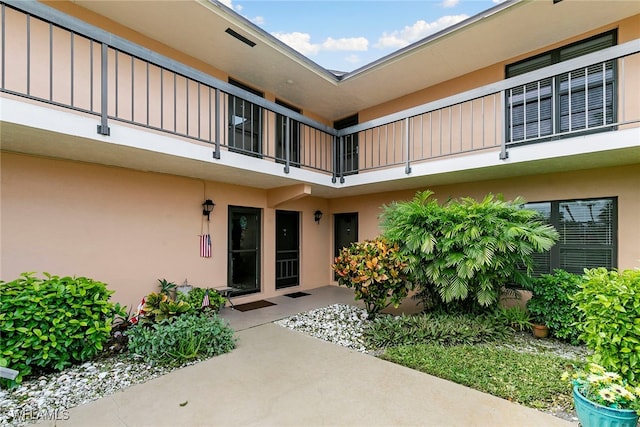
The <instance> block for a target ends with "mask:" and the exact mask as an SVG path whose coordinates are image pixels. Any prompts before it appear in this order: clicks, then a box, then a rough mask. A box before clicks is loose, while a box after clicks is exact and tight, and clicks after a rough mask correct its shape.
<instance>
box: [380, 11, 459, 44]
mask: <svg viewBox="0 0 640 427" xmlns="http://www.w3.org/2000/svg"><path fill="white" fill-rule="evenodd" d="M468 17H469V16H467V15H448V16H443V17H440V18H438V20H437V21H434V22H426V21H423V20H419V21H417V22H416V23H415V24H413V25H411V26H406V27H404V28H403V29H402V30H396V31H392V32H390V33H387V32H384V33H382V37H380V38H379V39H378V43H376V44H375V47H377V48H381V49H385V48H392V49H399V48H402V47H405V46H407V45H408V44H411V43H413V42H415V41H418V40H420V39H423V38H425V37H427V36H428V35H430V34H433V33H436V32H438V31H440V30H443V29H445V28H447V27H450V26H451V25H454V24H457V23H458V22H460V21H463V20H465V19H467V18H468Z"/></svg>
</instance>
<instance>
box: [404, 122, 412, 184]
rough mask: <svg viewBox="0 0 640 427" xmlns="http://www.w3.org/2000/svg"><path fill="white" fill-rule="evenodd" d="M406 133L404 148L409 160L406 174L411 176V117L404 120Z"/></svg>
mask: <svg viewBox="0 0 640 427" xmlns="http://www.w3.org/2000/svg"><path fill="white" fill-rule="evenodd" d="M404 126H405V133H404V146H405V150H406V155H407V157H406V158H407V160H406V162H405V167H404V173H406V174H407V175H409V174H410V173H411V158H410V157H409V156H410V155H411V149H410V148H409V143H410V138H409V117H407V118H406V119H404Z"/></svg>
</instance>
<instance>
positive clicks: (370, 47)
mask: <svg viewBox="0 0 640 427" xmlns="http://www.w3.org/2000/svg"><path fill="white" fill-rule="evenodd" d="M502 1H504V0H411V1H406V0H396V1H394V0H278V1H273V0H221V3H223V4H224V5H226V6H228V7H230V8H232V9H233V10H234V11H236V12H237V13H239V14H240V15H242V16H243V17H244V18H246V19H248V20H249V21H251V22H252V23H254V24H256V25H257V26H259V27H261V28H262V29H263V30H265V31H266V32H268V33H270V34H271V35H272V36H274V37H276V38H278V39H279V40H281V41H282V42H284V43H285V44H287V45H289V46H291V47H292V48H293V49H295V50H297V51H298V52H300V53H301V54H303V55H304V56H306V57H307V58H309V59H311V60H312V61H314V62H316V63H318V64H319V65H321V66H322V67H324V68H327V69H329V70H333V71H344V72H350V71H353V70H355V69H358V68H360V67H362V66H364V65H366V64H369V63H370V62H373V61H375V60H377V59H380V58H382V57H383V56H385V55H388V54H390V53H392V52H395V51H396V50H398V49H400V48H403V47H405V46H407V45H409V44H411V43H413V42H415V41H418V40H420V39H423V38H425V37H427V36H429V35H430V34H433V33H436V32H438V31H440V30H442V29H444V28H446V27H449V26H451V25H454V24H456V23H458V22H460V21H462V20H464V19H466V18H469V17H471V16H473V15H476V14H477V13H480V12H482V11H484V10H487V9H489V8H491V7H493V6H495V5H496V4H497V3H501V2H502Z"/></svg>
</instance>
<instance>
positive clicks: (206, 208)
mask: <svg viewBox="0 0 640 427" xmlns="http://www.w3.org/2000/svg"><path fill="white" fill-rule="evenodd" d="M215 205H216V204H215V203H213V200H211V199H207V200H205V201H204V203H203V204H202V215H204V216H206V217H207V221H209V215H210V214H211V211H213V207H214V206H215Z"/></svg>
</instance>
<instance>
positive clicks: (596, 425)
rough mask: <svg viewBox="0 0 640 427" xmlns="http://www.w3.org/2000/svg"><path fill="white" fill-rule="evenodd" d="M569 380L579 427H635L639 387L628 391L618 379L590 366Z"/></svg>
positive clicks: (595, 365)
mask: <svg viewBox="0 0 640 427" xmlns="http://www.w3.org/2000/svg"><path fill="white" fill-rule="evenodd" d="M565 377H566V378H571V382H572V384H573V399H574V404H575V408H576V413H577V415H578V419H579V420H580V424H581V425H582V427H604V426H617V427H636V424H637V422H638V413H639V412H640V387H631V386H630V385H629V384H628V383H627V382H626V381H625V380H624V379H623V378H622V377H621V376H620V375H618V374H617V373H615V372H608V371H606V370H605V369H604V368H603V367H602V366H600V365H597V364H595V363H590V364H589V365H588V366H587V369H586V370H580V371H577V372H576V373H575V374H573V375H572V376H570V375H569V373H565Z"/></svg>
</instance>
